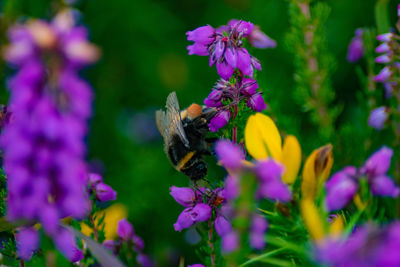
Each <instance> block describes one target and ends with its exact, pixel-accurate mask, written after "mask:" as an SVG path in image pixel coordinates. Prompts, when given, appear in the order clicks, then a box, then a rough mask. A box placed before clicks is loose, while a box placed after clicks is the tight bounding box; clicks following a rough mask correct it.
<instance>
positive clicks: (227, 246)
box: [222, 231, 239, 253]
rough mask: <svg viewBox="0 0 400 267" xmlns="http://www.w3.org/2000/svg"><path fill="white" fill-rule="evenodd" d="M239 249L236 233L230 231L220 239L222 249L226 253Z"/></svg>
mask: <svg viewBox="0 0 400 267" xmlns="http://www.w3.org/2000/svg"><path fill="white" fill-rule="evenodd" d="M238 247H239V235H238V233H237V232H236V231H231V232H230V233H228V234H226V235H225V236H224V237H223V238H222V249H223V251H225V252H226V253H229V252H232V251H235V250H236V249H237V248H238Z"/></svg>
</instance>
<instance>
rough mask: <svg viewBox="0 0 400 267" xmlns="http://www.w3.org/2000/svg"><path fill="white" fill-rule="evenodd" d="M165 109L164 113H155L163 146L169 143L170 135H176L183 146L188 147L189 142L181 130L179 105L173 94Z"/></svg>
mask: <svg viewBox="0 0 400 267" xmlns="http://www.w3.org/2000/svg"><path fill="white" fill-rule="evenodd" d="M166 107H167V112H166V113H165V112H164V111H162V110H158V111H156V125H157V128H158V130H159V131H160V133H161V135H162V136H163V138H164V142H165V145H166V146H167V145H168V144H169V143H170V141H171V135H172V134H177V135H178V136H179V138H180V139H181V140H182V142H183V144H184V145H185V146H186V147H188V146H189V141H188V139H187V137H186V134H185V131H184V129H183V125H182V121H181V116H180V111H179V103H178V99H177V97H176V94H175V92H172V93H171V94H170V95H169V96H168V98H167V104H166Z"/></svg>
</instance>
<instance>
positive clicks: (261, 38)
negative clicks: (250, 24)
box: [249, 26, 276, 49]
mask: <svg viewBox="0 0 400 267" xmlns="http://www.w3.org/2000/svg"><path fill="white" fill-rule="evenodd" d="M249 42H250V44H251V45H252V46H254V47H256V48H260V49H264V48H275V47H276V42H275V41H274V40H272V39H271V38H270V37H269V36H268V35H266V34H265V33H264V32H262V31H261V30H260V27H258V26H255V27H254V30H253V31H252V32H251V33H250V36H249Z"/></svg>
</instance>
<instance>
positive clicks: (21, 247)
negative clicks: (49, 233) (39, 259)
mask: <svg viewBox="0 0 400 267" xmlns="http://www.w3.org/2000/svg"><path fill="white" fill-rule="evenodd" d="M15 240H16V242H17V254H18V255H19V257H20V258H21V259H23V260H29V259H30V258H31V257H32V254H33V252H34V251H36V250H37V249H38V248H39V233H38V232H37V230H36V229H34V228H33V227H27V228H21V229H19V231H18V233H17V234H16V235H15Z"/></svg>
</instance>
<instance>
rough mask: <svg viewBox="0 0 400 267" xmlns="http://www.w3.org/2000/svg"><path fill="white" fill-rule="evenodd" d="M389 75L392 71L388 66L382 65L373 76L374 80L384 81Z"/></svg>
mask: <svg viewBox="0 0 400 267" xmlns="http://www.w3.org/2000/svg"><path fill="white" fill-rule="evenodd" d="M390 76H392V71H391V70H390V69H389V67H388V66H386V67H384V68H383V69H382V70H381V71H380V72H379V74H378V75H376V76H375V81H376V82H386V81H387V80H388V79H389V78H390Z"/></svg>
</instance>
